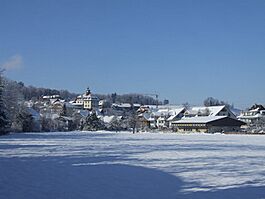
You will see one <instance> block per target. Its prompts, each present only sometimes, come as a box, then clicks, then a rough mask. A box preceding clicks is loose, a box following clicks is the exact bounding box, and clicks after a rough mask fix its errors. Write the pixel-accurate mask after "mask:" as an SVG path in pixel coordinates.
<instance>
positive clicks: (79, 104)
mask: <svg viewBox="0 0 265 199" xmlns="http://www.w3.org/2000/svg"><path fill="white" fill-rule="evenodd" d="M71 103H72V104H73V105H74V106H76V108H79V109H86V110H90V111H92V110H95V109H97V108H98V104H99V99H98V97H97V96H95V95H93V94H92V93H91V91H90V89H89V88H87V90H86V92H85V93H84V94H83V95H79V96H77V98H76V99H75V100H74V101H73V102H71Z"/></svg>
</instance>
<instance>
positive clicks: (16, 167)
mask: <svg viewBox="0 0 265 199" xmlns="http://www.w3.org/2000/svg"><path fill="white" fill-rule="evenodd" d="M0 198H6V199H31V198H32V199H33V198H34V199H44V198H56V199H60V198H62V199H67V198H69V199H70V198H71V199H72V198H74V199H78V198H89V199H112V198H113V199H141V198H144V199H160V198H161V199H173V198H203V199H205V198H225V199H227V198H233V199H234V198H240V199H244V198H249V199H256V198H260V199H261V198H263V199H265V136H258V135H221V134H215V135H209V134H186V135H180V134H170V133H167V134H162V133H161V134H160V133H138V134H132V133H125V132H124V133H110V132H96V133H91V132H70V133H69V132H67V133H27V134H10V135H7V136H1V137H0Z"/></svg>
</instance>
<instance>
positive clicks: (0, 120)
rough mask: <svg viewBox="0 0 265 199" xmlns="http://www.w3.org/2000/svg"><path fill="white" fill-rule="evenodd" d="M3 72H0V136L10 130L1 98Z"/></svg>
mask: <svg viewBox="0 0 265 199" xmlns="http://www.w3.org/2000/svg"><path fill="white" fill-rule="evenodd" d="M2 73H3V70H0V135H1V134H5V133H7V132H8V131H9V130H10V121H9V119H8V113H7V111H6V106H5V102H4V98H3V93H4V82H3V77H2Z"/></svg>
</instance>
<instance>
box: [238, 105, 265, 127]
mask: <svg viewBox="0 0 265 199" xmlns="http://www.w3.org/2000/svg"><path fill="white" fill-rule="evenodd" d="M238 119H239V120H241V121H243V122H246V123H247V124H253V123H255V122H257V121H259V120H262V119H265V108H264V107H263V106H262V105H257V104H255V105H253V106H252V107H251V108H250V109H248V110H247V111H243V112H242V113H241V114H240V115H239V116H238Z"/></svg>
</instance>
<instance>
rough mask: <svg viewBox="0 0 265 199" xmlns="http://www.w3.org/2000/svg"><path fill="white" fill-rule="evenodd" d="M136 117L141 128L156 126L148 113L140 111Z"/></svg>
mask: <svg viewBox="0 0 265 199" xmlns="http://www.w3.org/2000/svg"><path fill="white" fill-rule="evenodd" d="M138 119H139V121H140V126H141V127H142V128H152V129H154V128H156V127H157V126H156V120H155V118H154V117H152V116H151V114H150V113H141V114H139V115H138Z"/></svg>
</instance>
